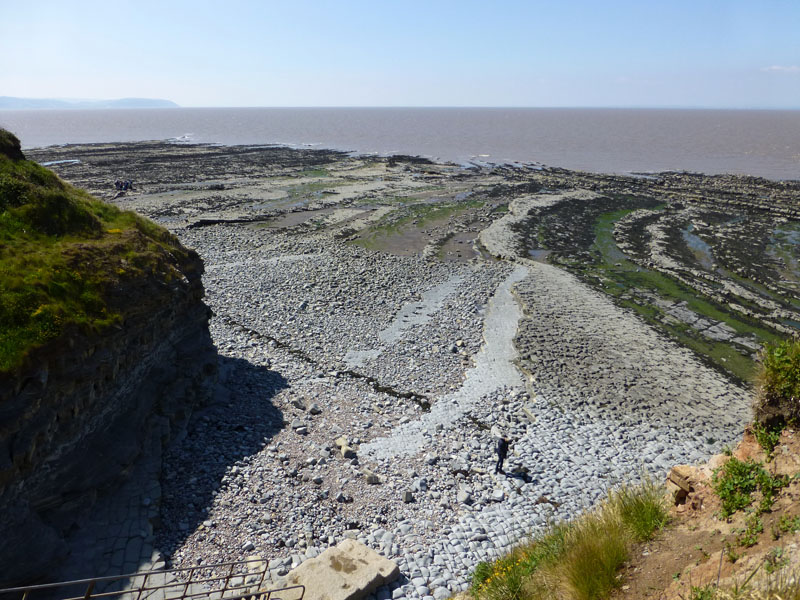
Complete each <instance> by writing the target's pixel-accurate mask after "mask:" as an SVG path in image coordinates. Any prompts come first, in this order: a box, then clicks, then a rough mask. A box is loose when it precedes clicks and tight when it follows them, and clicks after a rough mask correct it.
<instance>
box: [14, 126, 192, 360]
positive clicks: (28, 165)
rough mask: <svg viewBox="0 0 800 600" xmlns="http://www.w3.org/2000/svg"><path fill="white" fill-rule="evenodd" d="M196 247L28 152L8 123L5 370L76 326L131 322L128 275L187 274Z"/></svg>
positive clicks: (91, 327)
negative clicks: (122, 294)
mask: <svg viewBox="0 0 800 600" xmlns="http://www.w3.org/2000/svg"><path fill="white" fill-rule="evenodd" d="M188 256H189V251H188V250H186V249H185V248H183V247H182V246H181V245H180V243H179V242H178V241H177V238H175V236H173V235H172V234H170V233H169V232H167V231H166V230H165V229H163V228H161V227H159V226H157V225H155V224H154V223H151V222H149V221H147V220H145V219H143V218H141V217H139V216H137V215H135V214H134V213H132V212H123V211H121V210H119V209H117V208H115V207H113V206H111V205H109V204H106V203H104V202H101V201H99V200H97V199H95V198H93V197H92V196H90V195H89V194H87V193H86V192H84V191H82V190H79V189H76V188H74V187H72V186H71V185H69V184H67V183H65V182H63V181H61V180H60V179H59V178H58V177H57V176H56V175H55V174H54V173H53V172H51V171H49V170H48V169H45V168H43V167H41V166H39V165H37V164H36V163H34V162H32V161H28V160H25V157H24V155H23V153H22V151H21V149H20V143H19V140H18V139H17V138H16V137H15V136H14V135H13V134H11V133H9V132H8V131H5V130H2V129H0V373H3V372H9V371H13V370H15V369H17V368H19V367H21V366H22V365H23V364H24V363H25V361H26V358H27V357H28V356H29V354H30V353H31V351H33V350H34V349H36V348H39V347H41V346H43V345H45V344H47V343H48V342H50V341H52V340H55V339H57V338H59V337H61V336H62V335H63V334H65V333H66V332H68V331H73V330H80V331H83V332H90V331H99V330H102V329H104V328H107V327H109V326H112V325H114V324H117V323H119V322H121V321H122V319H123V317H124V313H125V307H124V306H120V305H119V304H120V302H119V301H118V300H114V298H115V297H118V296H119V294H117V295H116V296H115V294H114V291H115V290H118V289H119V287H120V285H121V284H124V282H125V281H127V280H131V279H135V278H141V277H145V276H148V275H150V274H153V275H155V276H157V277H159V278H161V279H163V280H171V279H174V278H175V277H181V273H180V265H181V263H185V261H186V259H187V258H188Z"/></svg>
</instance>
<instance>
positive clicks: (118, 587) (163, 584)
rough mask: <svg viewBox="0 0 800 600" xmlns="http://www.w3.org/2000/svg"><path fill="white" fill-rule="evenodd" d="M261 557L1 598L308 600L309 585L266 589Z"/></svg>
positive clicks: (45, 587) (0, 597)
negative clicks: (304, 598)
mask: <svg viewBox="0 0 800 600" xmlns="http://www.w3.org/2000/svg"><path fill="white" fill-rule="evenodd" d="M266 574H267V562H266V561H262V560H260V559H254V560H245V561H238V562H228V563H217V564H210V565H198V566H196V567H185V568H181V569H168V570H159V571H142V572H139V573H131V574H128V575H115V576H110V577H94V578H91V579H77V580H74V581H63V582H59V583H46V584H42V585H30V586H24V587H16V588H8V589H0V600H90V599H93V598H97V599H99V598H114V599H116V600H194V599H197V600H200V599H204V600H205V599H207V600H245V599H247V600H302V599H303V596H304V595H305V586H302V585H295V586H290V587H284V588H278V589H265V588H264V580H265V578H266Z"/></svg>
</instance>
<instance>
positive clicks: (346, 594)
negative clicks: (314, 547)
mask: <svg viewBox="0 0 800 600" xmlns="http://www.w3.org/2000/svg"><path fill="white" fill-rule="evenodd" d="M399 575H400V569H399V568H398V566H397V564H396V563H395V562H394V561H392V560H389V559H388V558H385V557H383V556H381V555H380V554H378V553H377V552H375V551H374V550H371V549H370V548H367V547H366V546H365V545H364V544H361V543H359V542H357V541H355V540H344V541H343V542H342V543H340V544H339V545H338V546H336V547H334V548H328V549H327V550H325V552H323V553H322V554H320V555H319V556H318V557H316V558H312V559H310V560H307V561H306V562H304V563H303V564H302V565H300V566H299V567H297V568H296V569H294V570H292V571H290V572H289V574H288V575H287V576H286V580H285V581H284V584H285V585H287V586H293V585H303V586H305V588H306V590H305V597H306V598H314V600H360V599H361V598H365V597H367V596H368V595H370V594H371V593H372V592H374V591H375V590H376V589H377V588H379V587H380V586H382V585H384V584H386V583H390V582H391V581H394V580H395V579H397V577H399Z"/></svg>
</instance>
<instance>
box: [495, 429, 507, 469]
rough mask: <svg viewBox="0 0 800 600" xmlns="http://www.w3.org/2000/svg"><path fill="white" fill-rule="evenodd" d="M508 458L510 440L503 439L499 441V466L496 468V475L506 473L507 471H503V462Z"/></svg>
mask: <svg viewBox="0 0 800 600" xmlns="http://www.w3.org/2000/svg"><path fill="white" fill-rule="evenodd" d="M506 456H508V438H507V437H501V438H500V439H499V440H497V464H496V465H495V466H494V472H495V473H505V471H503V462H505V460H506Z"/></svg>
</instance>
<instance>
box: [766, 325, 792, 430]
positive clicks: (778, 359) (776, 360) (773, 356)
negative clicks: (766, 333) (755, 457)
mask: <svg viewBox="0 0 800 600" xmlns="http://www.w3.org/2000/svg"><path fill="white" fill-rule="evenodd" d="M761 364H762V368H761V370H760V371H759V374H758V378H757V382H758V397H757V400H756V410H755V412H756V418H757V419H758V420H759V421H762V422H763V421H775V420H780V421H788V422H793V421H797V420H798V417H800V340H798V339H788V340H784V341H782V342H780V343H775V344H768V345H767V346H765V348H764V350H763V351H762V353H761Z"/></svg>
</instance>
